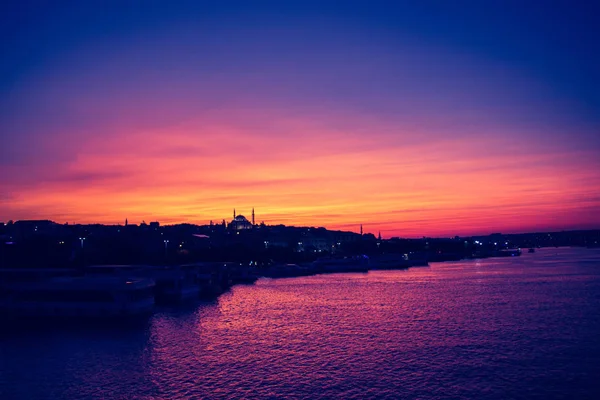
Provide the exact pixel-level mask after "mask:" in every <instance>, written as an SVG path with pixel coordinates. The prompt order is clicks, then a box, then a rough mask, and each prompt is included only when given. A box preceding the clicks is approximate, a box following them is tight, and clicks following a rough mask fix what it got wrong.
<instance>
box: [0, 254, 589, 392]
mask: <svg viewBox="0 0 600 400" xmlns="http://www.w3.org/2000/svg"><path fill="white" fill-rule="evenodd" d="M599 313H600V252H599V251H597V250H589V249H542V250H540V251H538V252H537V253H534V254H524V255H523V256H522V257H520V258H507V259H487V260H477V261H475V260H473V261H461V262H452V263H440V264H433V265H432V266H431V267H426V268H413V269H410V270H407V271H380V272H371V273H368V274H334V275H320V276H313V277H302V278H290V279H277V280H271V279H263V280H260V281H259V282H257V283H256V284H255V285H251V286H236V287H234V288H233V289H232V291H231V292H229V293H227V294H225V295H223V296H221V297H220V298H219V299H218V300H217V301H215V302H213V303H204V304H202V305H199V306H197V307H192V308H188V309H184V310H161V311H159V312H158V313H157V314H156V315H155V316H153V317H152V319H151V320H150V321H149V323H148V324H147V325H146V326H143V327H136V328H127V329H125V328H117V327H104V328H102V329H98V328H94V329H83V328H79V329H75V330H73V329H72V328H70V329H48V330H44V331H43V332H42V331H38V332H29V333H27V334H18V335H16V334H5V335H4V336H2V337H1V338H0V356H1V357H0V398H2V399H10V398H23V399H34V398H69V399H90V398H92V399H93V398H98V399H100V398H136V399H137V398H139V399H153V398H169V399H172V398H281V397H287V398H332V397H337V398H344V399H353V398H357V399H358V398H415V399H416V398H419V399H438V398H481V399H486V398H487V399H505V398H523V399H525V398H540V399H548V398H594V397H596V398H600V396H597V395H598V394H600V387H599V383H598V382H599V381H598V378H600V344H599V340H598V338H599V337H600V318H598V317H599ZM595 395H596V396H595Z"/></svg>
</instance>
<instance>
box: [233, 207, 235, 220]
mask: <svg viewBox="0 0 600 400" xmlns="http://www.w3.org/2000/svg"><path fill="white" fill-rule="evenodd" d="M233 219H235V208H234V209H233Z"/></svg>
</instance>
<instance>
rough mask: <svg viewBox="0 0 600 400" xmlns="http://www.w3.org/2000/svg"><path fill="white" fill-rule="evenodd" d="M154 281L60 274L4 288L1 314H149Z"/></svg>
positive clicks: (88, 316)
mask: <svg viewBox="0 0 600 400" xmlns="http://www.w3.org/2000/svg"><path fill="white" fill-rule="evenodd" d="M153 289H154V281H153V280H151V279H123V278H119V277H60V278H52V279H49V280H45V281H37V282H13V283H8V284H4V285H2V287H1V288H0V314H2V315H5V316H9V317H16V318H31V317H34V318H44V317H52V318H59V317H68V318H114V317H137V316H143V315H149V314H150V313H151V312H152V310H153V308H154V293H153Z"/></svg>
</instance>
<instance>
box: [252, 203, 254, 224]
mask: <svg viewBox="0 0 600 400" xmlns="http://www.w3.org/2000/svg"><path fill="white" fill-rule="evenodd" d="M252 226H254V207H252Z"/></svg>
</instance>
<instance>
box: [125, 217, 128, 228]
mask: <svg viewBox="0 0 600 400" xmlns="http://www.w3.org/2000/svg"><path fill="white" fill-rule="evenodd" d="M127 222H128V221H127V218H125V226H127Z"/></svg>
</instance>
